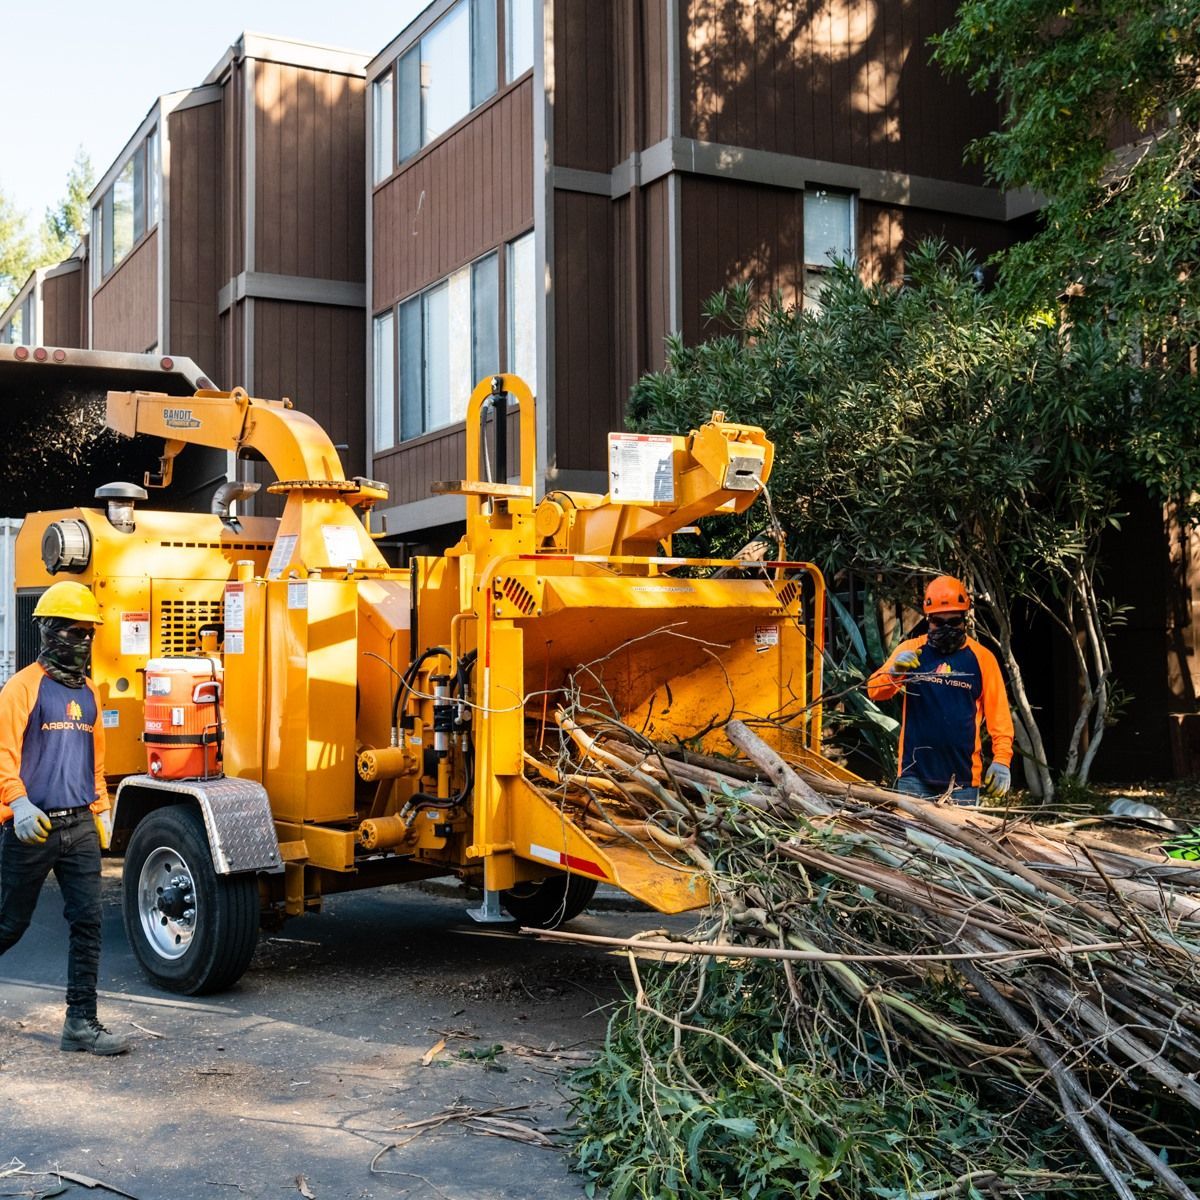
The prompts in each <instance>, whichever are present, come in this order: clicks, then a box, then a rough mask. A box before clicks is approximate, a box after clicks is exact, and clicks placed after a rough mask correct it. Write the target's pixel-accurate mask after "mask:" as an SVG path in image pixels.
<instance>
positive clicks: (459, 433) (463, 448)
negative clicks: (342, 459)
mask: <svg viewBox="0 0 1200 1200" xmlns="http://www.w3.org/2000/svg"><path fill="white" fill-rule="evenodd" d="M520 432H521V427H520V416H519V413H518V412H517V410H516V409H514V410H513V411H512V412H510V413H509V416H508V465H507V474H508V476H509V477H510V478H511V477H515V476H516V474H517V472H518V469H519V467H520V462H521V459H520V445H521V443H520ZM488 436H489V437H490V436H491V434H490V432H489V435H488ZM466 465H467V435H466V431H465V429H464V427H463V426H462V425H461V424H458V425H450V426H447V427H446V428H445V429H436V430H434V431H433V432H432V433H427V434H425V435H424V436H422V437H419V438H414V439H413V440H412V441H410V442H406V443H405V444H404V445H403V446H398V447H397V448H396V449H394V450H389V451H387V452H386V453H385V454H379V455H376V457H375V463H374V469H373V471H372V472H371V475H372V477H373V478H375V479H378V480H379V481H380V482H381V483H386V484H387V485H388V489H389V491H390V493H391V494H390V496H389V498H388V503H389V504H411V503H413V502H414V501H417V500H428V499H429V497H430V495H432V489H433V484H435V483H438V482H441V481H442V480H445V479H462V478H463V475H464V472H465V471H466ZM540 465H541V464H539V467H540Z"/></svg>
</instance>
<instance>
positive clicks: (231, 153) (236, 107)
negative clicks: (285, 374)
mask: <svg viewBox="0 0 1200 1200" xmlns="http://www.w3.org/2000/svg"><path fill="white" fill-rule="evenodd" d="M245 69H246V67H245V64H244V63H242V62H241V61H237V62H234V63H233V65H232V66H231V67H230V71H229V78H228V80H226V82H225V84H224V87H223V88H222V96H221V122H222V128H223V142H224V156H223V162H224V170H223V172H222V183H223V185H224V186H223V187H222V200H223V202H224V203H223V206H222V227H223V230H224V234H225V241H224V247H223V249H224V272H223V276H224V279H226V280H228V279H233V278H234V277H235V276H237V275H239V274H241V272H242V271H244V270H245V269H246V237H245V232H246V138H245V107H246V106H245V100H244V97H243V94H242V93H243V91H244V88H245V83H244V80H243V73H244V71H245ZM225 362H226V363H229V362H230V360H229V359H228V358H227V359H225Z"/></svg>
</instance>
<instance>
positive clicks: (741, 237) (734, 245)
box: [680, 177, 804, 342]
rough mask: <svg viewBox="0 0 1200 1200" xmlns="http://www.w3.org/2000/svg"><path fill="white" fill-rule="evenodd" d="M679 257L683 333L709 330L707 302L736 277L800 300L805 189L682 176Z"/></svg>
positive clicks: (764, 291) (761, 290)
mask: <svg viewBox="0 0 1200 1200" xmlns="http://www.w3.org/2000/svg"><path fill="white" fill-rule="evenodd" d="M680 187H681V188H682V204H681V209H682V219H681V221H680V226H681V231H682V233H681V245H680V260H681V269H682V276H683V289H682V291H683V334H684V337H685V338H686V339H687V341H689V342H696V341H699V340H700V339H701V338H703V337H704V336H705V335H706V332H707V331H706V328H705V325H704V321H703V316H702V312H701V310H702V309H703V306H704V303H705V301H706V300H707V299H708V298H709V297H710V296H711V295H712V294H713V293H714V292H718V291H720V290H721V289H722V288H725V287H728V286H729V285H730V284H733V283H741V282H745V283H749V284H750V285H751V286H752V287H753V289H754V292H755V294H756V295H757V296H758V297H760V298H762V299H766V298H767V297H769V296H770V295H771V294H772V293H774V292H779V293H781V294H782V296H783V299H784V302H785V303H787V304H796V303H798V302H799V300H800V295H801V286H802V281H803V271H802V268H803V258H804V195H803V193H802V192H797V191H792V190H790V189H788V188H772V187H762V186H759V185H757V184H748V183H731V182H729V181H727V180H723V179H706V178H698V177H689V178H684V179H683V180H681V181H680Z"/></svg>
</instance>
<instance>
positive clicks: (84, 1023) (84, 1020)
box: [58, 1017, 129, 1054]
mask: <svg viewBox="0 0 1200 1200" xmlns="http://www.w3.org/2000/svg"><path fill="white" fill-rule="evenodd" d="M58 1048H59V1049H60V1050H88V1051H90V1052H91V1053H92V1054H124V1053H125V1051H126V1050H128V1049H129V1039H128V1038H123V1037H121V1035H120V1034H119V1033H109V1031H108V1030H107V1029H105V1028H104V1026H103V1025H101V1024H100V1022H99V1021H98V1020H97V1019H96V1018H95V1017H68V1018H67V1019H66V1021H65V1022H64V1024H63V1031H62V1041H61V1042H59V1044H58Z"/></svg>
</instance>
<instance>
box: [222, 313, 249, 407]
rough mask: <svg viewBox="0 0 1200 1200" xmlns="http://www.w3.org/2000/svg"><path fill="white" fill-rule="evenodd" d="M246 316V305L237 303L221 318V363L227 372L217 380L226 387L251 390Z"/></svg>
mask: <svg viewBox="0 0 1200 1200" xmlns="http://www.w3.org/2000/svg"><path fill="white" fill-rule="evenodd" d="M244 316H245V306H244V305H242V304H235V305H233V307H232V308H228V309H226V310H225V312H223V313H222V314H221V316H220V318H219V321H220V338H221V364H222V366H223V368H224V371H225V374H224V375H223V376H222V377H221V378H220V379H219V380H216V381H215V382H217V383H219V384H220V385H221V386H222V387H224V388H230V389H232V388H235V387H244V388H247V390H250V389H249V387H248V386H247V384H248V381H247V379H246V357H245V353H244V347H245V341H244V324H243V321H244Z"/></svg>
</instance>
